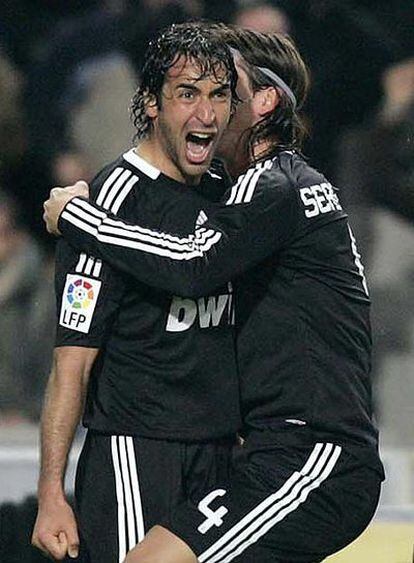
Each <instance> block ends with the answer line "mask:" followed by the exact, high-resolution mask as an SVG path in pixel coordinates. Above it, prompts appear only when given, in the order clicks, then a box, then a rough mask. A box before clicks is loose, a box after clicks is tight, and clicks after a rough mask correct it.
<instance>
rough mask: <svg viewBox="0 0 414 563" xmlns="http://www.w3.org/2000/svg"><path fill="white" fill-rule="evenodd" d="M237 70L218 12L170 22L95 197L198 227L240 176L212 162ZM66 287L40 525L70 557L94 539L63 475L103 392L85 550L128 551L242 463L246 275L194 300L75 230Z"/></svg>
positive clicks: (125, 210) (85, 477) (87, 456)
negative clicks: (128, 139) (206, 18)
mask: <svg viewBox="0 0 414 563" xmlns="http://www.w3.org/2000/svg"><path fill="white" fill-rule="evenodd" d="M236 79H237V76H236V71H235V68H234V63H233V58H232V55H231V53H230V51H229V50H228V48H227V47H226V46H225V45H223V43H222V42H221V41H220V40H218V39H217V37H216V36H215V35H213V34H212V33H211V31H209V30H208V29H206V28H205V27H204V26H202V25H195V24H191V25H184V24H183V25H177V26H172V27H171V28H169V29H168V30H167V31H165V32H164V33H163V34H162V35H161V36H160V37H158V38H157V39H156V40H155V41H154V42H153V43H152V44H151V45H150V47H149V50H148V53H147V56H146V62H145V66H144V68H143V72H142V75H141V84H140V88H139V90H138V92H137V94H136V96H135V100H134V111H135V116H136V126H137V132H138V137H139V138H140V143H139V150H138V152H136V151H133V150H131V151H129V152H127V153H126V154H124V155H122V156H120V157H119V158H118V159H117V160H116V161H115V162H113V163H112V164H110V165H109V166H107V167H106V168H105V169H104V170H103V171H102V172H101V173H100V174H98V176H97V177H96V179H95V180H94V181H93V183H92V186H91V193H92V197H93V199H94V200H95V201H96V202H97V203H98V204H100V205H102V207H103V208H104V209H106V210H108V211H110V212H112V213H115V214H117V216H118V217H119V218H120V219H122V220H128V219H129V220H132V221H135V220H137V218H138V219H140V220H142V219H144V220H145V221H146V224H147V225H149V226H151V227H152V228H160V229H164V230H172V229H174V230H175V231H176V230H177V220H180V222H181V226H180V227H179V231H181V234H182V235H184V234H185V233H187V232H188V230H190V229H192V228H193V225H194V223H195V221H196V219H197V215H198V212H199V210H200V208H202V207H203V208H204V206H207V209H208V207H209V201H208V199H215V200H216V201H217V200H218V198H219V197H221V196H222V194H223V191H224V189H223V184H222V181H221V180H220V179H219V178H218V176H217V174H214V175H213V176H214V177H213V176H212V175H210V174H204V173H205V172H206V171H207V169H208V167H209V165H210V162H211V158H212V155H213V152H214V149H215V147H216V145H217V143H218V141H219V139H220V136H221V134H222V132H223V129H224V128H225V126H226V125H227V123H228V120H229V117H230V113H231V108H232V103H233V95H232V94H234V91H235V85H236ZM203 174H204V175H203ZM170 218H171V219H172V218H173V221H171V219H170ZM56 294H57V298H58V311H59V318H58V327H57V338H56V349H55V354H54V368H53V371H52V374H51V376H50V380H49V383H48V388H47V394H46V401H45V407H44V411H43V416H42V466H41V474H40V480H39V513H38V518H37V522H36V525H35V529H34V532H33V540H32V541H33V543H34V544H35V545H36V546H38V547H39V548H41V549H42V550H43V551H44V552H46V553H47V554H49V555H50V556H52V557H53V558H55V559H62V558H64V557H65V555H66V554H69V556H70V557H76V556H77V554H78V552H79V547H78V546H79V533H78V527H77V522H76V521H75V517H74V514H73V512H72V509H71V507H70V506H69V504H68V502H67V500H66V497H65V493H64V488H63V480H64V473H65V466H66V462H67V456H68V452H69V449H70V444H71V442H72V438H73V434H74V432H75V429H76V427H77V424H78V422H79V418H80V416H81V415H82V411H83V403H84V398H85V395H86V394H87V397H86V407H85V413H84V417H83V418H84V424H85V425H86V426H87V428H88V433H87V437H86V442H85V444H84V447H83V450H82V454H81V457H80V461H79V464H78V471H77V483H76V500H77V508H78V514H77V517H78V524H79V531H80V548H81V549H80V551H81V554H82V557H83V556H84V559H85V560H86V561H88V562H99V563H105V562H107V563H114V562H117V561H122V560H123V559H124V558H125V555H126V552H127V551H128V550H129V549H131V548H132V547H133V546H135V544H136V543H137V542H138V541H139V540H141V539H142V538H143V537H144V533H145V532H146V531H147V529H149V528H150V527H151V526H153V525H154V524H155V523H157V522H158V521H160V520H161V518H162V517H163V516H164V515H165V514H169V513H171V512H172V510H173V507H174V506H176V505H177V504H178V503H180V502H183V501H185V500H187V499H188V500H190V499H193V500H194V501H197V499H199V498H201V497H202V496H203V491H205V490H207V488H208V487H211V486H212V485H213V484H214V483H216V481H217V479H221V478H222V477H225V476H226V475H227V468H228V462H229V456H230V452H231V448H232V445H233V443H234V439H235V436H236V431H237V429H238V428H239V426H240V415H239V389H238V380H237V373H236V363H235V351H234V317H233V295H232V286H231V284H230V283H224V284H223V287H220V288H218V289H217V291H214V292H212V293H211V295H209V296H206V297H205V298H201V299H198V300H191V301H190V300H183V299H181V298H180V297H174V296H172V295H171V294H167V293H165V292H162V291H159V290H155V289H151V288H150V287H148V286H147V285H144V284H141V283H137V282H136V281H135V280H133V279H132V278H127V277H126V276H121V275H119V274H118V273H117V272H116V271H114V270H112V269H111V268H109V267H108V266H107V265H106V264H105V263H102V262H101V261H100V260H98V259H95V258H94V257H93V256H91V255H89V254H85V253H79V252H76V251H75V250H73V248H72V247H71V246H70V245H69V244H68V243H67V242H66V241H64V240H62V241H61V242H60V243H59V245H58V248H57V259H56ZM182 311H185V313H184V314H182ZM82 560H83V559H82Z"/></svg>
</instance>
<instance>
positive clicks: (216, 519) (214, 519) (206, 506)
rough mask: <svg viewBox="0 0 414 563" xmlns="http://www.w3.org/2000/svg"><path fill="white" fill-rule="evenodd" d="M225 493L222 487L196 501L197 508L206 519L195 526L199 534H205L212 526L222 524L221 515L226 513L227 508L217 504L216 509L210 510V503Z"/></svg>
mask: <svg viewBox="0 0 414 563" xmlns="http://www.w3.org/2000/svg"><path fill="white" fill-rule="evenodd" d="M225 494H226V491H225V490H224V489H216V490H215V491H211V493H209V494H208V495H207V496H205V497H204V498H203V499H202V500H200V502H199V503H198V510H199V511H200V512H201V513H202V514H204V516H205V517H206V520H204V522H202V523H201V524H200V525H199V527H198V528H197V530H198V531H199V532H200V534H205V533H206V532H208V531H209V529H210V528H212V527H213V526H217V527H218V528H219V527H220V526H221V525H222V524H223V516H225V515H226V514H227V513H228V509H227V508H226V507H225V506H219V507H218V508H217V509H216V510H212V509H211V508H210V504H211V503H212V502H213V500H214V499H215V498H217V497H222V496H223V495H225Z"/></svg>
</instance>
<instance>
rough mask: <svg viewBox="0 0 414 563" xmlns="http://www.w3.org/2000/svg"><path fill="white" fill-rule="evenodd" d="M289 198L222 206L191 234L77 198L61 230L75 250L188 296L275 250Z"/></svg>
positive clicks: (64, 215)
mask: <svg viewBox="0 0 414 563" xmlns="http://www.w3.org/2000/svg"><path fill="white" fill-rule="evenodd" d="M289 204H290V202H287V204H286V205H285V204H284V202H282V204H281V205H280V206H279V208H280V209H279V213H278V214H276V213H275V203H273V202H271V203H270V204H269V203H268V202H267V201H266V200H265V199H263V198H260V199H258V200H257V201H256V202H255V205H254V207H253V206H247V205H237V206H223V205H222V206H220V207H217V210H216V211H215V213H214V220H212V221H209V222H208V223H205V224H204V225H202V226H201V227H196V228H195V230H194V232H193V233H190V234H188V235H187V236H184V237H182V236H176V235H173V234H170V233H164V232H159V231H154V230H150V229H147V228H144V227H141V226H140V225H132V224H131V223H127V222H125V221H121V220H119V219H117V218H116V217H114V216H111V215H110V214H108V213H107V212H106V211H105V210H102V209H101V208H99V207H98V206H96V205H94V204H92V203H90V202H87V201H86V200H82V199H79V198H75V199H74V200H72V201H71V202H70V203H69V204H68V205H67V207H66V208H65V210H64V212H63V213H62V215H61V218H60V220H59V229H60V231H61V232H62V233H63V235H64V236H65V238H66V239H67V240H68V241H69V243H70V244H71V245H73V246H75V247H76V248H79V249H81V250H83V251H85V252H87V253H90V254H92V255H94V256H97V257H99V258H101V259H102V260H104V261H105V262H108V263H109V264H111V265H112V266H113V267H114V268H116V269H119V270H121V271H123V272H126V273H128V274H129V275H131V276H133V277H135V278H137V279H138V280H139V281H141V282H143V283H146V284H148V285H150V286H155V287H157V288H159V289H163V290H165V291H167V292H169V293H173V294H177V295H182V296H185V297H199V296H202V295H206V294H208V293H209V292H210V291H212V290H214V289H216V288H218V287H219V286H221V285H223V284H224V283H226V282H227V281H229V280H231V279H232V278H234V277H236V276H238V275H239V274H240V273H242V272H243V271H245V270H246V269H248V268H249V267H251V266H253V265H254V264H256V263H257V262H259V261H260V260H262V259H264V258H265V257H266V256H268V255H269V254H271V253H272V252H273V251H274V250H275V248H277V246H278V244H279V243H280V240H281V236H280V233H279V232H278V227H277V225H275V218H277V217H278V216H280V215H283V214H284V216H286V215H287V214H288V213H289V212H290V209H289V207H288V206H289ZM284 208H286V210H287V212H286V213H283V212H284Z"/></svg>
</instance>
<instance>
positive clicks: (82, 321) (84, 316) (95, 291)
mask: <svg viewBox="0 0 414 563" xmlns="http://www.w3.org/2000/svg"><path fill="white" fill-rule="evenodd" d="M100 289H101V282H100V281H99V280H94V279H91V278H86V277H84V276H80V275H78V274H68V275H67V276H66V283H65V288H64V290H63V296H62V306H61V309H60V317H59V324H60V325H61V326H64V327H66V328H70V329H72V330H76V331H78V332H83V333H85V334H87V333H88V331H89V327H90V325H91V321H92V317H93V312H94V310H95V306H96V302H97V300H98V295H99V291H100Z"/></svg>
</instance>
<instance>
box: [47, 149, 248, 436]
mask: <svg viewBox="0 0 414 563" xmlns="http://www.w3.org/2000/svg"><path fill="white" fill-rule="evenodd" d="M222 194H223V182H222V181H221V180H220V179H219V178H218V177H217V176H215V175H214V174H213V176H212V175H210V174H207V175H206V176H205V177H204V179H203V181H202V183H201V185H200V186H198V187H197V188H193V187H189V186H185V185H183V184H180V183H178V182H175V181H173V180H171V179H170V178H168V177H166V176H164V175H163V174H161V173H160V172H159V171H158V170H157V169H155V168H154V167H152V166H151V165H149V164H148V163H147V162H146V161H144V160H143V159H141V158H139V157H138V156H137V155H136V154H135V153H134V152H133V151H130V152H128V153H126V154H125V155H123V156H122V157H120V158H118V159H117V160H116V161H115V162H114V163H112V164H110V165H109V166H107V167H106V168H105V169H104V170H103V171H102V172H101V173H100V174H98V176H97V177H96V179H95V180H94V181H93V182H92V185H91V197H92V199H93V200H94V201H96V203H97V204H99V205H100V206H102V209H104V210H105V211H110V212H112V213H114V214H116V215H117V217H118V218H119V220H129V221H136V220H137V219H139V220H142V221H144V222H145V224H146V225H147V227H149V228H150V229H158V230H163V229H165V230H172V229H174V231H175V232H177V233H179V234H181V235H184V234H185V233H187V232H188V231H189V230H193V229H194V225H195V221H196V219H197V215H198V212H199V210H200V208H201V207H205V206H207V208H208V206H209V201H210V200H214V199H215V200H216V201H217V200H218V198H219V197H220V196H222ZM206 197H208V199H206ZM145 231H146V229H144V230H143V231H142V233H143V236H144V237H145V236H146V235H145ZM56 295H57V301H58V308H57V310H58V312H59V318H58V329H57V339H56V345H57V346H86V347H93V348H99V349H100V353H99V356H98V360H97V362H96V363H95V366H94V368H93V372H92V374H91V379H90V384H89V388H88V396H87V403H86V409H85V415H84V424H85V425H86V426H87V427H89V428H91V429H94V430H97V431H102V432H106V433H112V434H115V433H119V434H128V435H131V434H132V435H142V436H147V437H152V438H160V439H174V440H183V441H187V440H191V441H193V440H209V439H216V438H221V437H228V436H231V435H235V433H236V431H237V430H238V429H239V428H240V409H239V385H238V377H237V368H236V359H235V346H234V303H233V291H232V286H231V284H230V283H224V284H223V287H220V288H218V289H217V290H216V291H214V292H211V294H208V296H203V297H200V298H197V299H183V298H181V297H179V296H173V295H172V294H169V293H166V292H165V291H162V290H158V289H155V288H153V287H149V286H148V285H145V284H144V283H141V282H139V281H137V280H136V279H134V278H132V277H130V276H128V275H125V274H122V273H119V272H116V271H115V270H113V269H112V268H111V267H109V266H108V264H106V263H105V262H102V261H101V260H99V259H97V258H94V257H93V255H92V254H90V253H89V254H85V253H80V254H79V252H78V251H76V250H75V249H74V248H72V247H71V246H70V245H69V244H68V242H66V241H65V240H62V241H61V242H60V243H59V244H58V248H57V257H56Z"/></svg>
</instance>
